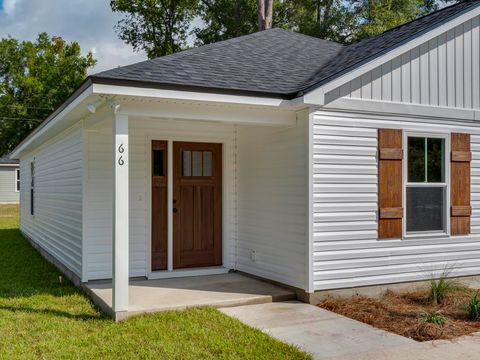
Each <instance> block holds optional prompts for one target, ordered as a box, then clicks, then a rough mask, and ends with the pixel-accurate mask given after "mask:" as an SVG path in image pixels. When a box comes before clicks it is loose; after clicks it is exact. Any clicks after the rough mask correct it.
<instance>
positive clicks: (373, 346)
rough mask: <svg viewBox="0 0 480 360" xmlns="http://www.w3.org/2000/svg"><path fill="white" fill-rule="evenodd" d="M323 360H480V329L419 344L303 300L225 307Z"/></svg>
mask: <svg viewBox="0 0 480 360" xmlns="http://www.w3.org/2000/svg"><path fill="white" fill-rule="evenodd" d="M221 311H222V312H224V313H225V314H227V315H230V316H233V317H235V318H238V319H239V320H241V321H243V322H244V323H246V324H247V325H250V326H253V327H256V328H259V329H262V330H263V331H265V332H267V333H268V334H270V335H272V336H273V337H276V338H278V339H280V340H282V341H285V342H287V343H290V344H293V345H296V346H298V347H299V348H301V349H302V350H304V351H306V352H308V353H310V354H312V356H313V358H314V359H321V360H326V359H328V360H354V359H355V360H367V359H368V360H386V359H388V360H422V359H425V360H427V359H428V360H431V359H436V358H438V359H442V360H445V359H452V360H454V359H455V360H457V359H462V360H464V359H472V360H473V359H479V358H480V334H479V335H474V336H467V337H463V338H461V339H458V340H457V341H455V342H451V341H436V342H425V343H419V342H416V341H414V340H411V339H408V338H405V337H402V336H399V335H396V334H392V333H389V332H386V331H383V330H379V329H376V328H373V327H371V326H369V325H366V324H363V323H361V322H358V321H355V320H352V319H348V318H345V317H343V316H340V315H338V314H335V313H332V312H330V311H327V310H324V309H320V308H318V307H315V306H312V305H307V304H303V303H299V302H284V303H270V304H260V305H250V306H239V307H235V308H224V309H221Z"/></svg>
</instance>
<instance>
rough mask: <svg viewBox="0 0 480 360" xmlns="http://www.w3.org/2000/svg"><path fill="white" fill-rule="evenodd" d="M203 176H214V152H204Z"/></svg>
mask: <svg viewBox="0 0 480 360" xmlns="http://www.w3.org/2000/svg"><path fill="white" fill-rule="evenodd" d="M203 176H212V152H211V151H204V152H203Z"/></svg>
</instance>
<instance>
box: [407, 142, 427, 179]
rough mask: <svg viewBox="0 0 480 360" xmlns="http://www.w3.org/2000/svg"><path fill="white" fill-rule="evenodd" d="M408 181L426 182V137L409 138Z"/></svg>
mask: <svg viewBox="0 0 480 360" xmlns="http://www.w3.org/2000/svg"><path fill="white" fill-rule="evenodd" d="M408 181H409V182H425V138H418V137H409V138H408Z"/></svg>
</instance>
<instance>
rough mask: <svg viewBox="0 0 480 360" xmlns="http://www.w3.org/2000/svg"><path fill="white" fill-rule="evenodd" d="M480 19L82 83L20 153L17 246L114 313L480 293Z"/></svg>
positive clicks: (209, 54)
mask: <svg viewBox="0 0 480 360" xmlns="http://www.w3.org/2000/svg"><path fill="white" fill-rule="evenodd" d="M479 20H480V2H478V1H466V2H463V3H460V4H457V5H454V6H451V7H448V8H445V9H442V10H440V11H437V12H435V13H433V14H431V15H428V16H426V17H423V18H420V19H418V20H415V21H413V22H410V23H408V24H405V25H403V26H399V27H397V28H395V29H392V30H389V31H387V32H385V33H383V34H381V35H379V36H376V37H373V38H371V39H367V40H364V41H362V42H360V43H358V44H354V45H350V46H342V45H338V44H335V43H332V42H329V41H324V40H320V39H316V38H312V37H308V36H304V35H300V34H296V33H292V32H288V31H283V30H278V29H274V30H268V31H264V32H259V33H256V34H252V35H248V36H244V37H240V38H237V39H232V40H229V41H224V42H220V43H217V44H211V45H207V46H203V47H200V48H196V49H192V50H187V51H184V52H181V53H177V54H174V55H171V56H166V57H162V58H157V59H153V60H149V61H144V62H141V63H138V64H133V65H130V66H125V67H120V68H116V69H113V70H110V71H105V72H102V73H99V74H96V75H93V76H90V77H89V78H88V79H87V80H86V81H85V83H84V84H83V85H82V86H81V87H80V88H79V89H78V90H77V91H76V92H75V93H74V94H73V95H72V96H71V98H70V99H69V100H68V101H67V102H66V103H65V104H64V105H63V106H62V107H61V108H59V109H58V110H57V111H55V112H54V113H53V114H52V115H51V116H50V117H49V118H48V119H47V120H46V121H45V122H44V123H43V124H42V125H41V126H39V127H38V128H37V129H36V130H35V131H34V132H33V133H32V134H31V135H30V136H29V137H27V138H26V139H25V140H24V141H23V142H22V143H21V144H20V145H19V146H18V147H17V148H16V149H15V150H14V151H13V153H12V154H11V156H12V157H14V158H17V159H20V166H21V173H22V177H21V195H20V198H21V204H22V205H21V231H22V232H23V233H24V234H25V235H26V236H27V237H28V238H29V239H30V240H31V241H32V242H33V243H35V244H36V245H38V246H39V247H41V248H42V249H43V250H44V251H46V252H47V253H48V254H50V255H51V256H53V257H54V258H55V259H56V260H57V261H59V262H60V263H61V264H63V266H65V267H66V268H68V270H69V271H70V272H71V273H73V274H74V276H75V277H77V278H78V279H81V281H83V282H88V281H91V280H95V279H108V278H111V277H112V274H113V277H114V281H113V286H114V295H113V297H114V310H115V311H124V310H126V309H127V307H128V277H129V276H131V277H138V276H145V277H147V278H149V279H153V278H162V277H178V276H192V275H203V274H213V273H221V272H226V271H228V270H230V269H235V270H239V271H242V272H245V273H249V274H253V275H256V276H259V277H262V278H266V279H270V280H273V281H276V282H280V283H283V284H287V285H290V286H293V287H296V288H298V289H300V290H302V291H304V292H305V293H306V294H313V293H314V292H316V291H321V290H329V289H341V288H351V287H360V286H370V285H378V284H391V283H399V282H408V281H415V280H420V279H423V278H424V277H425V275H426V274H427V273H430V272H436V273H437V274H439V273H440V272H441V271H442V270H443V269H444V268H445V267H446V266H452V265H454V266H455V272H454V273H455V275H458V276H466V275H480V24H479ZM112 260H113V261H112ZM112 269H113V270H112ZM112 271H113V272H112ZM159 301H161V299H159ZM312 301H313V300H312Z"/></svg>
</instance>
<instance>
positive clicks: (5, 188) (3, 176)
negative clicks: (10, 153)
mask: <svg viewBox="0 0 480 360" xmlns="http://www.w3.org/2000/svg"><path fill="white" fill-rule="evenodd" d="M19 201H20V165H19V161H18V160H12V159H9V158H8V157H0V204H18V203H19Z"/></svg>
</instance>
